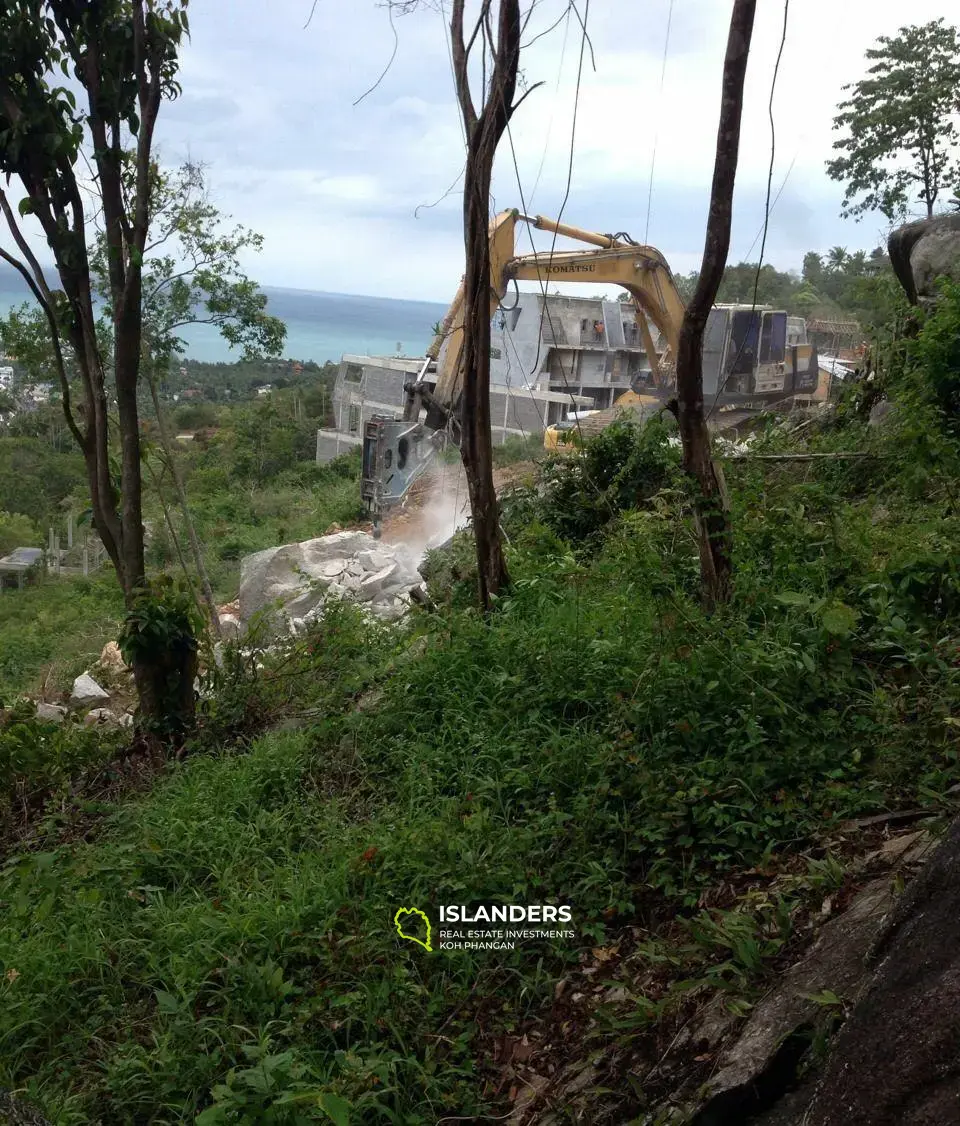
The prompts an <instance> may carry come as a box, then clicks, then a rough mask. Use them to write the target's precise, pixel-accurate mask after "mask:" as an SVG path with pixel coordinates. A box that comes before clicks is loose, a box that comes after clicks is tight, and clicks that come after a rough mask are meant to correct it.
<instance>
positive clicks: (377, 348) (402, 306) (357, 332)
mask: <svg viewBox="0 0 960 1126" xmlns="http://www.w3.org/2000/svg"><path fill="white" fill-rule="evenodd" d="M263 292H264V293H265V294H266V296H267V299H268V302H269V304H268V306H267V308H268V311H269V312H270V313H272V314H273V315H274V316H275V317H279V318H280V319H281V320H282V321H283V322H284V323H285V324H286V326H287V342H286V345H285V346H284V352H283V354H284V357H285V358H288V359H295V360H303V361H305V360H314V361H316V362H317V363H320V364H322V363H324V362H325V361H326V360H339V359H340V357H341V355H342V354H343V353H344V352H353V353H359V354H362V355H374V356H378V355H394V354H395V353H397V352H399V353H401V354H402V355H407V356H417V355H423V352H424V350H425V349H426V347H427V345H428V344H429V343H430V340H431V338H432V331H431V330H432V328H433V326H434V325H435V324H436V323H437V321H439V320H441V319H442V318H443V315H444V313H446V308H445V307H444V306H443V305H439V304H435V303H433V302H429V301H399V300H394V299H392V298H384V297H358V296H352V295H348V294H344V293H320V292H316V291H314V290H308V289H279V288H273V287H269V286H264V287H263ZM28 297H29V291H28V290H27V288H26V286H25V285H21V284H20V281H19V278H18V277H17V275H16V274H14V273H13V272H12V271H11V272H9V273H7V272H2V273H0V314H5V313H6V312H7V310H9V309H10V308H11V307H12V306H14V305H19V304H21V303H22V302H23V301H25V300H27V299H28ZM183 336H184V339H186V341H187V356H188V358H190V359H194V360H203V361H206V362H208V363H216V362H218V361H225V362H230V361H231V360H235V359H239V352H236V351H233V352H231V350H230V349H229V348H228V346H227V344H226V342H225V341H224V340H222V339H221V337H220V335H219V334H218V333H217V331H216V330H215V329H213V328H212V327H211V326H209V325H193V326H190V327H189V328H187V329H185V330H184V332H183Z"/></svg>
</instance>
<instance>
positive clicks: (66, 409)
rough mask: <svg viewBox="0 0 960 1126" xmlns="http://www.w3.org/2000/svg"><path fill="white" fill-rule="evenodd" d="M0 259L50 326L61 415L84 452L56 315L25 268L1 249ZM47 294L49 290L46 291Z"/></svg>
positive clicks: (84, 445) (84, 448) (83, 439)
mask: <svg viewBox="0 0 960 1126" xmlns="http://www.w3.org/2000/svg"><path fill="white" fill-rule="evenodd" d="M0 258H2V259H3V260H4V261H5V262H9V264H10V265H11V266H13V268H14V269H15V270H16V271H17V272H18V273H19V274H20V275H21V276H22V277H23V279H24V281H26V283H27V285H28V286H29V287H30V292H31V293H32V294H33V296H34V297H35V298H36V301H37V304H38V305H39V306H40V308H41V309H43V312H44V315H45V316H46V318H47V323H48V324H49V326H50V340H51V343H52V344H53V357H54V362H55V364H56V368H57V378H58V379H59V381H60V394H61V396H62V397H63V413H64V416H65V417H66V420H67V426H69V427H70V433H71V434H72V435H73V437H74V440H75V441H76V443H77V445H78V446H79V447H80V449H81V450H83V451H86V449H87V440H86V438H85V437H84V435H83V434H82V433H81V432H80V427H79V426H77V423H76V420H75V419H74V417H73V408H72V407H71V404H70V381H69V380H68V379H67V369H66V366H65V365H64V362H63V349H62V348H61V346H60V327H59V325H58V324H57V318H56V315H55V314H54V312H53V309H52V308H51V307H50V303H49V301H48V300H47V298H46V296H44V294H43V293H42V292H41V290H40V286H39V285H38V284H37V282H36V281H34V279H33V278H32V277H31V276H30V271H29V270H28V269H27V267H26V266H24V264H23V263H22V262H20V261H18V260H17V259H16V258H14V257H13V255H12V254H8V253H7V252H6V251H5V250H4V249H3V247H0ZM48 293H49V290H48Z"/></svg>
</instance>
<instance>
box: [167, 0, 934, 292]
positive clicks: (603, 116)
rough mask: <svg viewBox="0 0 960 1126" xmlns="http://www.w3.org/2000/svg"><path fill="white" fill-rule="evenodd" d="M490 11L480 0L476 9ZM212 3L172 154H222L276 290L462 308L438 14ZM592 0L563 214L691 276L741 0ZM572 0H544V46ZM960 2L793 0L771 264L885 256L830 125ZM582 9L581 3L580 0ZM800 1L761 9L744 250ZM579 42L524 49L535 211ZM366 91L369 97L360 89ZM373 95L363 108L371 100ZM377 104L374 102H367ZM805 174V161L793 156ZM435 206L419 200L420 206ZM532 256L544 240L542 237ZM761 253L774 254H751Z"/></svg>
mask: <svg viewBox="0 0 960 1126" xmlns="http://www.w3.org/2000/svg"><path fill="white" fill-rule="evenodd" d="M472 2H475V0H472ZM312 3H313V0H271V2H270V3H269V4H267V3H265V2H264V0H204V3H203V4H197V5H193V6H192V7H191V10H190V17H191V26H192V39H191V42H190V44H189V46H188V47H187V48H186V50H185V52H184V55H183V60H182V82H183V94H182V97H181V98H180V99H178V101H177V102H175V103H174V104H172V105H165V106H164V107H163V110H162V112H161V121H160V127H159V134H158V135H159V139H160V143H161V146H162V152H163V154H164V157H165V159H167V160H169V161H175V160H178V159H181V158H183V157H185V156H188V155H189V156H190V157H191V158H192V159H195V160H201V161H204V162H206V163H207V164H208V165H209V177H210V181H211V184H212V186H213V190H214V195H215V198H216V199H217V201H218V203H219V204H220V205H221V206H222V207H223V208H224V209H225V210H226V211H228V212H229V213H231V214H232V215H233V217H234V218H235V220H237V221H238V222H241V223H244V224H246V225H248V226H251V227H253V228H254V229H256V230H259V231H261V232H262V233H263V234H264V235H265V238H266V243H265V248H264V251H263V253H262V255H260V256H259V257H258V258H256V259H255V260H254V261H252V262H251V263H250V268H251V269H252V271H253V273H254V276H256V277H257V278H259V279H260V280H261V281H262V282H264V283H265V284H272V285H287V286H294V287H300V288H314V289H322V290H328V291H341V292H352V293H368V294H373V295H378V296H402V297H412V298H426V299H437V300H446V299H448V298H449V297H450V295H452V293H453V291H454V290H455V288H456V285H457V282H458V280H459V277H460V275H461V273H462V268H463V267H462V257H463V249H462V234H461V230H460V213H461V206H462V197H461V195H460V194H459V193H458V191H457V190H456V188H454V190H453V191H452V192H451V193H450V194H449V195H446V197H445V198H444V193H446V192H447V191H448V189H449V188H450V186H451V184H453V183H454V182H455V180H456V178H457V176H458V174H459V173H460V170H461V168H462V166H463V159H464V154H463V139H462V131H461V125H460V121H459V115H458V111H457V107H456V103H455V99H454V95H453V85H452V78H451V71H450V58H449V51H448V46H447V42H446V38H445V35H446V24H445V21H444V20H443V18H442V17H441V15H440V14H439V13H437V12H436V11H430V10H424V11H422V12H421V13H419V14H417V15H414V16H410V17H406V18H403V19H399V20H397V21H396V30H397V36H398V41H397V50H396V57H395V59H394V61H393V63H392V65H391V66H390V68H389V69H388V70H387V73H386V74H385V75H384V76H383V77H382V80H381V81H380V82H379V84H378V85H376V88H375V89H373V90H371V91H370V92H369V93H366V92H367V91H368V90H370V88H371V87H373V86H375V84H376V83H377V80H378V78H380V76H381V73H382V72H383V71H384V69H385V68H386V65H387V63H388V61H389V60H390V57H391V54H392V52H393V50H394V38H393V33H392V31H391V27H390V23H389V20H388V17H387V12H386V10H385V9H384V7H383V6H382V5H381V4H380V3H378V2H377V0H317V3H316V8H315V12H314V15H313V18H312V20H311V22H310V25H309V27H307V28H306V29H305V28H304V24H305V23H306V21H307V17H308V15H309V13H310V8H311V4H312ZM669 6H670V5H669V0H591V4H590V31H591V38H592V40H593V45H594V49H595V54H596V71H594V70H593V68H592V66H591V63H590V57H589V52H587V53H586V55H585V61H584V68H583V76H582V84H581V90H580V98H579V104H578V117H577V132H576V146H575V149H574V161H573V169H572V176H571V182H570V192H569V199H568V201H567V205H566V208H565V211H564V217H565V218H566V219H567V220H568V221H570V222H573V223H576V224H579V225H582V226H586V227H593V228H596V229H600V230H627V231H629V232H630V233H631V234H633V236H634V237H635V238H638V239H642V238H643V237H644V234H645V231H646V226H647V199H648V181H649V175H650V164H651V158H652V154H653V149H654V144H655V143H656V174H655V178H654V195H653V201H652V208H651V218H650V231H649V234H650V241H651V242H653V243H654V244H655V245H657V246H659V247H660V249H662V250H663V252H664V253H665V254H666V255H667V257H668V259H669V261H670V262H671V264H672V265H673V266H674V268H675V269H676V270H678V271H686V270H689V269H692V268H694V267H695V266H696V265H697V263H698V261H699V256H700V253H701V251H702V245H703V230H704V222H705V218H706V207H707V200H708V195H709V185H710V179H711V174H712V166H713V151H714V143H715V139H716V127H717V117H718V112H719V88H720V76H721V70H722V62H723V54H724V47H725V41H726V25H727V21H728V19H729V12H730V6H731V5H730V0H674V8H673V28H672V35H671V45H670V51H669V54H668V57H667V66H666V74H665V79H664V83H663V87H662V91H661V63H662V54H663V44H664V33H665V29H666V21H667V13H668V10H669ZM565 7H566V0H542V3H541V4H540V5H539V6H538V8H537V10H536V14H535V17H534V20H533V21H532V23H531V27H530V30H529V31H528V33H527V39H528V40H529V39H531V38H532V37H533V35H534V34H535V31H536V29H537V28H541V29H542V28H545V27H546V26H548V25H549V24H550V23H551V22H552V21H553V20H554V19H555V18H556V16H557V15H558V14H560V13H562V12H563V10H564V9H565ZM954 8H955V0H913V2H912V3H911V4H910V6H909V8H904V6H903V4H902V3H901V2H900V0H842V2H839V3H838V2H837V0H793V2H792V3H791V6H790V21H789V28H788V36H787V44H786V49H785V52H784V56H783V62H782V66H781V71H780V76H779V82H778V87H777V93H776V99H775V103H774V115H775V120H776V125H777V144H776V161H775V170H774V189H775V190H776V189H777V188H779V186H780V185H781V183H782V182H783V180H784V177H785V176H786V174H787V172H788V169H789V170H790V172H789V178H788V179H787V182H786V186H785V187H784V189H783V193H782V196H781V198H780V200H779V202H778V203H777V206H776V208H775V210H774V212H773V214H772V217H771V223H770V232H769V239H768V246H767V256H768V259H769V260H770V261H773V262H774V263H775V264H776V265H777V266H779V267H781V268H787V267H794V268H799V266H800V263H801V260H802V255H803V253H804V251H805V250H807V249H810V248H817V249H823V248H826V247H828V246H830V245H833V244H836V243H840V244H843V245H846V246H848V247H850V248H851V249H853V248H857V247H864V248H869V247H872V246H875V245H876V244H877V242H878V241H879V240H880V238H881V237H882V234H883V230H882V228H883V223H882V220H867V221H865V222H863V223H861V224H859V225H858V224H854V223H852V222H848V221H842V220H841V219H840V218H839V209H840V201H841V198H842V189H841V187H840V186H839V185H837V184H834V183H832V182H831V181H830V180H829V179H828V178H827V176H826V173H825V170H824V163H825V161H826V160H827V159H828V158H829V157H830V155H831V144H832V140H833V136H832V128H831V122H832V118H833V115H834V113H835V107H836V105H837V102H838V101H839V100H840V99H841V98H842V97H843V94H842V86H843V85H844V83H847V82H852V81H856V80H857V79H858V78H859V77H860V76H861V75H862V74H863V72H864V69H865V62H864V57H863V56H864V51H865V49H866V48H867V47H868V46H869V45H870V44H871V43H873V42H874V40H875V39H876V38H877V36H879V35H892V34H895V33H896V30H897V28H898V27H899V26H900V24H902V23H904V22H912V23H921V22H925V21H927V20H930V19H934V18H936V17H938V16H946V17H948V18H949V17H950V16H951V15H952V14H954ZM581 10H583V5H582V4H581ZM782 17H783V5H782V3H781V2H778V0H768V2H766V3H762V4H759V5H758V12H757V26H756V31H755V36H754V45H753V51H752V54H751V59H750V68H749V73H748V82H747V102H746V108H745V113H744V123H743V133H742V145H741V159H740V170H739V177H738V188H737V197H736V206H735V214H734V236H733V244H732V246H731V258H732V259H733V260H738V259H739V258H741V257H743V256H745V255H747V253H748V251H750V249H751V244H752V243H754V242H755V237H756V235H757V233H758V230H759V228H760V226H761V223H762V219H763V204H764V194H765V191H766V183H767V172H768V162H769V158H770V127H769V122H768V119H767V100H768V97H769V93H770V82H771V78H772V72H773V66H774V61H775V58H776V54H777V49H778V47H779V41H780V31H781V21H782ZM580 43H581V39H580V33H579V27H578V25H577V23H576V21H575V20H571V21H570V26H569V27H567V28H566V29H565V25H564V24H563V23H561V25H560V26H559V27H557V29H556V30H555V31H554V32H552V33H551V34H550V35H549V36H546V37H544V38H542V39H540V40H539V41H538V42H537V43H535V44H534V45H533V46H532V47H531V48H530V49H529V50H528V51H526V52H525V54H524V57H523V69H524V78H525V80H526V81H527V82H529V83H533V82H538V81H543V82H544V86H543V87H542V88H541V89H539V90H537V91H536V92H534V93H533V94H532V95H531V96H530V97H529V98H528V99H527V100H526V101H525V102H524V104H523V106H522V107H521V109H520V110H519V111H518V113H517V116H516V118H515V121H514V126H513V129H512V137H513V142H514V147H515V151H516V157H517V165H518V168H519V174H520V183H521V184H522V186H523V195H524V200H525V202H526V205H527V207H528V208H529V209H530V210H533V211H539V212H541V213H543V214H547V215H556V214H557V213H558V211H559V210H560V208H561V206H562V205H563V201H564V196H565V195H566V188H567V174H568V161H569V156H570V137H571V125H572V116H573V107H574V93H575V85H576V74H577V67H578V62H579V54H580ZM365 93H366V96H364V97H362V98H361V96H362V95H364V94H365ZM358 99H360V100H359V101H358ZM354 103H358V104H356V105H355V104H354ZM791 165H792V168H791ZM494 194H495V201H496V205H497V206H498V207H504V206H513V205H516V206H519V205H520V204H521V199H520V194H521V193H520V190H519V188H518V185H517V176H516V172H515V169H514V163H513V159H512V156H511V150H510V146H509V144H507V143H506V142H505V143H504V146H503V147H502V149H501V152H500V155H499V158H498V163H497V169H496V174H495V179H494ZM426 204H435V206H431V207H427V208H426V209H421V210H419V211H417V208H418V205H426ZM522 249H524V250H526V249H529V247H528V246H524V247H523V248H522ZM753 254H754V255H755V254H756V249H755V248H754V250H753Z"/></svg>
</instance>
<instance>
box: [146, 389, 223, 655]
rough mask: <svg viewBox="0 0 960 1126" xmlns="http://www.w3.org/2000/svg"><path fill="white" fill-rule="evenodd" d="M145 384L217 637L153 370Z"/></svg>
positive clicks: (204, 573)
mask: <svg viewBox="0 0 960 1126" xmlns="http://www.w3.org/2000/svg"><path fill="white" fill-rule="evenodd" d="M148 382H149V384H150V398H151V399H152V400H153V409H154V412H155V414H156V416H157V426H158V428H159V430H160V444H161V445H162V446H163V454H164V457H165V458H166V460H167V468H168V469H169V470H170V476H171V477H172V478H173V487H174V489H175V490H176V494H177V500H178V501H179V502H180V511H181V512H182V513H183V522H184V524H185V525H186V528H187V539H188V540H189V541H190V554H191V555H192V556H193V565H194V566H195V567H196V568H197V576H198V578H199V579H200V589H201V590H202V591H203V600H204V602H205V603H206V604H207V612H208V613H209V615H210V623H211V625H212V626H213V632H214V633H215V634H216V636H217V637H218V638H219V637H221V636H222V635H221V632H220V613H219V611H218V609H217V600H216V599H215V598H214V596H213V587H212V586H211V585H210V578H209V576H208V575H207V568H206V566H205V564H204V562H203V552H202V551H201V549H200V540H199V539H198V538H197V529H196V526H195V525H194V523H193V517H192V516H191V515H190V505H189V504H188V503H187V490H186V488H185V487H184V484H183V478H182V477H181V476H180V470H179V469H178V468H177V462H176V458H175V456H174V450H173V443H172V442H171V441H170V434H169V432H168V430H167V424H166V422H165V421H164V419H163V411H162V410H161V409H160V396H159V395H158V394H157V380H156V372H154V371H153V370H151V371H150V372H149V374H148Z"/></svg>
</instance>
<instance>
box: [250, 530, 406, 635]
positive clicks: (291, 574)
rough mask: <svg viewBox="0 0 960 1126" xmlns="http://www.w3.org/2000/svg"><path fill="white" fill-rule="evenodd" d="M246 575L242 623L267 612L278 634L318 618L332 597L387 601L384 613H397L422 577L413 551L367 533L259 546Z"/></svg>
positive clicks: (341, 533)
mask: <svg viewBox="0 0 960 1126" xmlns="http://www.w3.org/2000/svg"><path fill="white" fill-rule="evenodd" d="M240 576H241V577H240V628H242V627H243V625H245V624H246V623H248V622H249V621H250V620H251V618H253V617H254V616H255V615H262V616H263V618H264V619H265V620H266V622H267V625H268V628H269V629H270V630H271V631H272V632H273V634H274V635H275V636H276V635H279V634H282V633H290V632H291V630H292V631H293V632H296V631H297V630H299V629H300V628H302V625H303V624H305V623H309V622H310V621H313V620H315V615H316V613H318V612H319V611H320V609H321V608H322V606H323V604H324V602H325V601H326V600H327V599H330V598H333V599H339V598H353V599H354V600H356V601H357V602H362V603H368V602H373V601H378V602H384V603H386V604H387V605H386V607H385V609H384V610H383V611H382V616H385V617H396V616H398V614H397V607H396V605H395V604H394V598H395V596H397V595H399V594H401V593H405V592H406V590H408V589H409V588H410V587H411V586H413V585H414V584H416V583H418V582H419V574H418V572H417V570H416V561H415V560H413V559H412V558H411V557H410V556H409V553H400V552H397V551H396V550H395V549H393V548H391V547H388V546H386V545H378V543H377V541H376V540H374V539H373V537H372V536H370V535H368V534H367V533H366V532H337V533H335V534H334V535H330V536H321V537H319V538H318V539H314V540H306V541H304V542H303V543H294V544H286V545H284V546H283V547H275V548H269V549H267V550H266V551H258V552H257V553H256V554H255V555H248V556H246V558H244V559H243V561H242V563H241V571H240ZM311 615H314V616H313V617H311ZM378 616H380V612H379V611H378ZM291 621H296V622H297V624H296V625H295V626H291V624H290V623H291Z"/></svg>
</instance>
